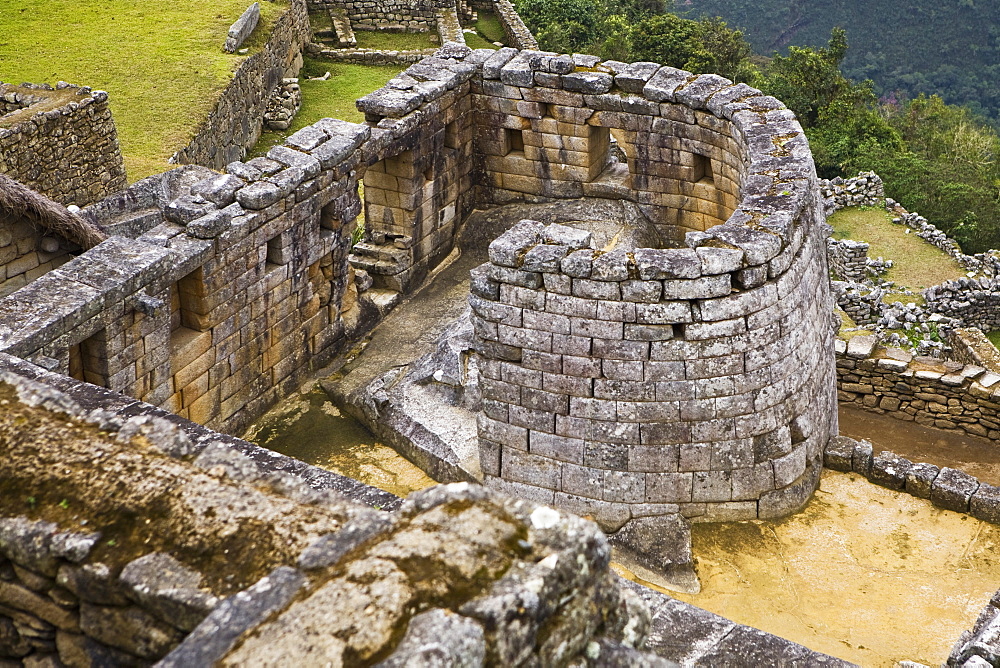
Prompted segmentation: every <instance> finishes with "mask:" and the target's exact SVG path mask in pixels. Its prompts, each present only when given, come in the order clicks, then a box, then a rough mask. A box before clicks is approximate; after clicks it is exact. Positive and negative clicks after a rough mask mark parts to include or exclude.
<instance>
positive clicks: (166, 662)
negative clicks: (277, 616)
mask: <svg viewBox="0 0 1000 668" xmlns="http://www.w3.org/2000/svg"><path fill="white" fill-rule="evenodd" d="M306 582H307V580H306V577H305V576H304V575H303V574H302V573H300V572H298V571H296V570H294V569H292V568H288V567H287V566H280V567H278V568H277V569H275V570H274V571H272V572H271V573H270V574H269V575H267V576H266V577H264V578H263V579H261V580H260V581H259V582H257V583H256V584H254V585H253V586H251V587H250V588H248V589H246V590H244V591H241V592H239V593H238V594H235V595H234V596H231V597H229V598H227V599H225V600H224V601H222V602H221V603H219V605H218V606H216V607H215V609H214V610H212V612H211V613H209V615H208V616H207V617H205V619H204V620H202V622H201V623H200V624H199V625H198V626H197V627H195V629H194V630H193V631H192V632H191V633H190V634H188V636H187V637H186V638H184V642H182V643H181V644H180V645H178V646H177V647H176V648H175V649H174V650H173V651H172V652H170V654H168V655H167V656H165V657H164V658H163V659H162V660H161V661H160V663H159V664H158V665H159V666H162V667H163V668H186V667H187V666H203V665H204V666H207V665H213V664H215V663H216V662H217V661H219V660H220V659H222V657H224V656H225V655H226V654H227V653H228V652H229V651H230V650H231V649H232V648H233V646H234V645H235V644H236V641H237V640H238V639H239V637H240V636H241V635H242V634H243V633H245V632H246V631H249V630H250V629H252V628H254V627H255V626H257V625H258V624H260V623H261V622H263V621H264V620H265V619H267V617H268V616H269V615H270V614H272V613H274V612H276V611H277V610H279V609H281V608H282V607H284V606H285V605H287V604H288V602H289V601H291V599H292V597H293V596H295V594H296V593H298V592H299V591H300V590H301V589H302V587H303V586H304V585H305V584H306Z"/></svg>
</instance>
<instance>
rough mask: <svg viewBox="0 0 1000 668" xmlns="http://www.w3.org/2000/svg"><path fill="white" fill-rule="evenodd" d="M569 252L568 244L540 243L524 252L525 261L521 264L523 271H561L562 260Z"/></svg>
mask: <svg viewBox="0 0 1000 668" xmlns="http://www.w3.org/2000/svg"><path fill="white" fill-rule="evenodd" d="M567 253H569V247H568V246H553V245H549V244H538V245H537V246H535V247H534V248H532V249H531V250H529V251H528V252H527V253H525V254H524V262H523V264H522V265H521V269H522V270H523V271H539V272H546V273H556V272H558V271H559V263H560V261H561V260H562V259H563V258H564V257H565V256H566V254H567Z"/></svg>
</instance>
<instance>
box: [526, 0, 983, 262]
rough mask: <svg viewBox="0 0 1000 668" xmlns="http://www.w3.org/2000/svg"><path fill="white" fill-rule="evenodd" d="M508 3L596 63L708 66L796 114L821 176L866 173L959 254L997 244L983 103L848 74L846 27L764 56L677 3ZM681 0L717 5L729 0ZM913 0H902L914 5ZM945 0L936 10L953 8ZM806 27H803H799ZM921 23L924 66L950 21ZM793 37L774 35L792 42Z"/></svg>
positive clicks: (850, 48)
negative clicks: (887, 88) (883, 86)
mask: <svg viewBox="0 0 1000 668" xmlns="http://www.w3.org/2000/svg"><path fill="white" fill-rule="evenodd" d="M685 1H686V0H685ZM878 1H879V2H884V1H885V0H878ZM946 1H947V2H949V3H952V4H954V3H956V2H957V3H958V5H959V6H961V7H963V8H965V9H971V10H976V9H977V8H978V5H977V4H976V3H980V4H983V5H985V0H946ZM515 2H516V6H517V10H518V13H519V14H520V15H521V17H522V18H523V19H524V21H525V22H526V23H527V24H528V27H529V28H531V29H532V31H533V32H534V34H535V36H536V38H537V39H538V41H539V44H540V46H541V48H543V49H547V50H551V51H557V52H561V53H572V52H578V53H591V54H594V55H597V56H600V57H601V58H604V59H605V60H620V61H625V62H630V61H639V60H648V61H653V62H658V63H663V64H665V65H670V66H673V67H679V68H682V69H685V70H688V71H691V72H694V73H696V74H701V73H709V72H713V73H718V74H721V75H723V76H725V77H727V78H729V79H732V80H733V81H738V82H745V83H748V84H750V85H751V86H754V87H756V88H759V89H760V90H762V91H763V92H764V93H766V94H768V95H773V96H774V97H776V98H778V99H779V100H781V101H782V102H784V103H785V105H786V106H787V107H788V108H789V109H791V110H792V111H794V112H795V114H796V116H797V117H798V119H799V121H800V122H801V123H802V126H803V128H804V130H805V132H806V136H807V137H808V138H809V144H810V147H811V149H812V152H813V158H814V159H815V161H816V171H817V172H818V173H819V175H820V176H821V177H824V178H833V177H836V176H844V177H850V176H854V175H856V174H857V173H858V172H860V171H868V170H874V171H875V172H877V173H878V174H879V175H880V176H881V177H882V179H883V180H884V182H885V186H886V194H887V195H888V196H889V197H892V198H893V199H895V200H897V201H899V202H901V203H902V204H903V205H904V206H905V207H906V208H908V209H909V210H911V211H917V212H919V213H920V214H922V215H924V216H925V217H927V218H928V219H929V220H930V221H931V222H932V223H934V224H935V225H937V226H938V227H939V228H941V229H942V230H944V231H945V232H946V233H947V234H948V235H949V236H951V237H953V238H955V239H956V240H957V241H958V242H959V243H960V244H961V245H962V248H963V249H964V250H965V252H967V253H979V252H983V251H986V250H989V249H993V248H1000V161H998V157H1000V136H998V134H997V130H996V127H995V126H994V125H993V124H991V123H990V121H989V119H988V118H986V117H985V116H984V115H983V114H982V113H981V112H982V111H983V105H982V104H980V103H976V104H971V103H970V104H956V103H954V102H949V99H950V98H949V97H948V96H949V95H950V93H948V92H947V91H942V90H939V89H937V88H935V87H934V86H932V85H930V84H928V87H927V88H922V89H919V90H917V89H914V90H913V91H910V90H907V91H906V92H905V93H904V94H892V93H889V94H886V93H885V92H884V91H883V90H880V88H879V86H878V85H877V84H876V83H875V82H874V81H873V80H871V79H857V78H853V77H851V76H850V71H849V69H848V65H847V63H848V62H849V61H850V58H851V57H852V55H853V54H855V53H856V51H857V50H858V49H857V48H856V47H855V45H854V42H853V41H852V37H851V33H850V32H849V30H845V29H843V28H841V27H832V28H830V29H828V32H827V33H826V35H825V37H824V38H823V39H822V40H820V41H819V43H814V44H812V45H801V44H791V45H789V46H787V48H785V49H783V50H782V51H781V52H772V53H771V54H770V55H769V56H764V55H762V54H760V53H759V52H757V53H755V51H754V48H753V45H752V44H751V42H750V40H749V39H748V37H747V35H746V34H744V32H743V31H742V30H739V29H737V28H734V27H732V26H731V25H730V24H728V23H727V22H726V21H725V20H724V19H723V18H720V17H717V16H711V15H705V14H702V15H699V16H698V18H697V19H692V18H687V17H686V16H685V15H682V13H681V12H674V11H667V9H668V8H670V9H676V8H675V7H674V6H673V5H670V6H669V7H668V6H667V5H666V4H665V3H664V0H515ZM690 2H691V3H692V4H693V3H694V2H701V3H704V5H707V4H708V3H709V2H715V3H718V4H726V3H727V0H690ZM801 2H803V0H754V7H756V8H758V9H759V11H760V14H761V18H759V19H758V20H763V17H768V18H770V19H771V20H772V22H773V23H775V24H779V23H780V20H777V19H775V18H774V17H770V16H769V14H768V12H767V11H766V7H767V6H769V5H773V8H774V9H775V11H776V12H777V8H778V7H783V6H788V5H791V4H795V3H801ZM838 2H839V3H840V4H842V5H843V4H848V2H849V0H831V3H830V5H824V7H823V9H824V11H825V10H830V11H833V10H832V9H830V6H835V5H836V4H837V3H838ZM922 2H923V0H916V1H915V2H912V3H911V4H915V5H917V6H921V4H922ZM728 4H732V5H740V6H749V5H750V2H749V0H729V1H728ZM952 4H949V5H948V7H947V8H946V9H948V10H949V11H950V10H952V9H954V7H952ZM704 5H703V6H704ZM682 8H686V10H687V16H690V15H692V12H693V11H694V10H693V9H692V8H691V6H690V5H685V6H684V7H682ZM699 11H702V10H699ZM705 11H707V10H705ZM817 11H818V9H817ZM898 11H902V12H903V13H907V12H909V11H910V10H909V9H906V10H898ZM928 11H930V10H928ZM941 11H944V9H942V10H941ZM997 11H998V10H997V8H990V10H989V12H986V10H983V12H984V13H983V14H982V15H981V16H987V15H988V16H990V17H992V16H993V15H994V14H995V13H996V12H997ZM820 13H821V14H822V12H820ZM897 13H898V12H897ZM794 16H795V15H794V14H789V13H786V14H780V13H778V14H777V18H778V19H780V18H781V17H784V19H785V20H786V21H788V22H791V24H793V25H794V24H796V23H797V22H796V20H795V19H794ZM893 16H894V13H893V12H892V11H888V10H887V11H886V12H885V17H884V19H883V20H882V25H883V31H882V34H883V38H884V40H885V41H886V43H888V41H889V39H890V36H889V33H892V32H893V30H894V26H895V25H896V24H894V23H893ZM934 16H938V15H937V14H934ZM942 16H944V15H942ZM947 16H951V14H947ZM855 18H857V17H855ZM870 20H872V21H874V20H875V19H874V18H871V19H870ZM817 21H818V19H817ZM798 23H801V21H799V22H798ZM980 23H981V25H977V29H979V30H980V31H981V30H986V32H987V33H990V31H991V30H993V31H994V32H995V31H996V30H997V28H996V27H995V26H996V22H995V21H994V20H992V19H991V20H990V21H987V20H986V19H985V18H982V19H981V20H980ZM810 25H811V24H810ZM805 27H806V25H805V24H802V26H801V29H802V30H805ZM925 28H926V29H925V31H924V33H922V34H927V35H931V34H934V35H939V36H941V37H942V39H941V40H940V42H941V44H938V45H937V46H934V45H930V46H928V45H927V44H926V42H925V41H921V40H923V39H925V38H921V39H918V40H916V41H918V42H919V44H912V49H913V51H914V52H916V51H921V52H922V53H924V54H925V57H926V58H927V62H930V63H932V64H933V63H934V61H933V59H932V57H931V56H932V55H933V54H932V51H934V49H935V48H936V49H937V52H938V53H940V54H950V53H951V52H950V51H949V50H948V49H947V48H946V47H945V46H944V45H943V44H944V41H945V40H944V39H943V37H944V35H946V34H951V31H952V30H953V29H954V26H950V25H949V26H948V27H947V28H945V27H940V29H938V27H936V26H935V25H934V24H933V23H930V24H928V25H927V26H925ZM815 29H817V30H818V29H819V28H815ZM786 32H787V31H786ZM803 34H805V33H803ZM796 35H797V33H796V34H794V35H789V34H786V35H785V36H784V37H782V38H781V39H784V40H792V39H795V38H796ZM897 37H898V36H896V35H893V36H892V39H894V40H895V39H896V38H897ZM772 39H774V38H772ZM914 39H916V38H914ZM956 39H957V40H959V41H961V40H960V38H959V37H958V36H956ZM899 41H900V43H905V41H906V40H905V39H900V40H899ZM966 41H969V40H966ZM994 41H995V40H994ZM925 47H926V48H925ZM899 48H900V49H902V48H903V47H902V46H901V47H899ZM900 53H902V51H900ZM984 53H985V52H984ZM886 57H888V56H886ZM948 57H949V58H950V57H951V56H950V55H948ZM994 60H995V59H994ZM913 62H914V63H915V62H916V61H915V60H914V61H913ZM940 62H944V61H943V60H942V61H940ZM911 64H912V63H911ZM941 67H944V65H941ZM971 69H975V68H971ZM997 74H1000V72H997ZM991 94H993V93H992V91H991Z"/></svg>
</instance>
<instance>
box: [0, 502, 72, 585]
mask: <svg viewBox="0 0 1000 668" xmlns="http://www.w3.org/2000/svg"><path fill="white" fill-rule="evenodd" d="M58 532H59V527H58V526H57V525H55V524H53V523H51V522H42V521H38V522H32V521H31V520H29V519H27V518H23V517H5V518H0V553H2V554H3V555H4V556H5V557H7V558H8V559H10V560H11V561H13V562H16V563H18V564H20V565H22V566H24V567H25V568H29V569H31V570H33V571H36V572H38V573H42V574H44V575H48V576H50V577H51V576H53V575H55V574H56V570H57V569H58V567H59V563H58V561H57V560H56V555H54V554H53V553H52V549H51V546H52V537H53V536H54V535H55V534H56V533H58Z"/></svg>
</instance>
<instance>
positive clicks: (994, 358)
mask: <svg viewBox="0 0 1000 668" xmlns="http://www.w3.org/2000/svg"><path fill="white" fill-rule="evenodd" d="M948 343H949V344H951V357H952V358H953V359H955V360H957V361H959V362H963V363H965V364H972V365H975V366H981V367H983V368H985V369H989V370H990V371H994V372H997V373H1000V351H998V350H997V347H996V346H994V345H993V344H992V343H991V342H990V340H989V339H988V338H986V335H985V334H983V331H982V330H981V329H977V328H975V327H970V328H964V329H956V330H953V331H952V332H951V335H950V336H949V337H948Z"/></svg>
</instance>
